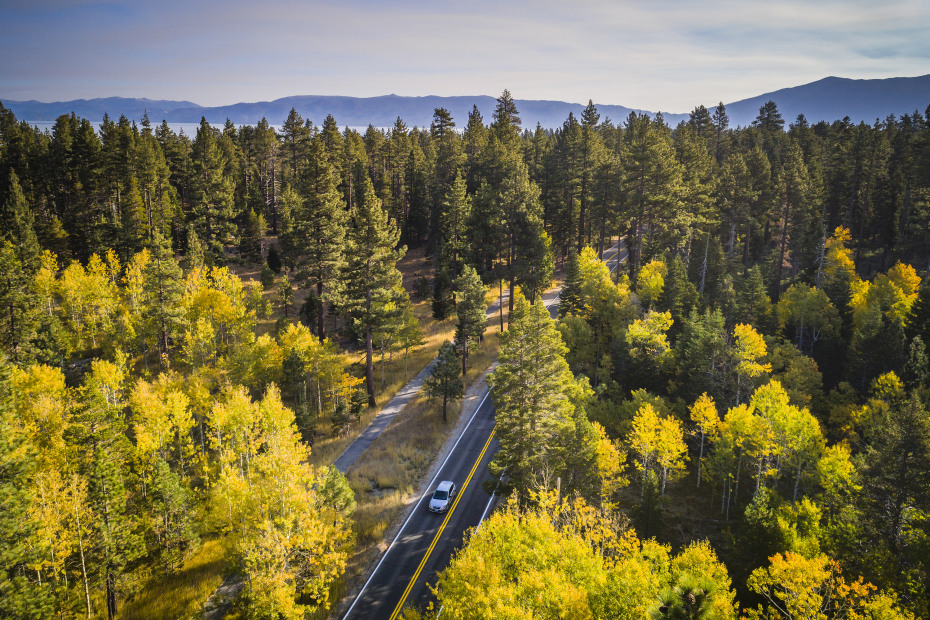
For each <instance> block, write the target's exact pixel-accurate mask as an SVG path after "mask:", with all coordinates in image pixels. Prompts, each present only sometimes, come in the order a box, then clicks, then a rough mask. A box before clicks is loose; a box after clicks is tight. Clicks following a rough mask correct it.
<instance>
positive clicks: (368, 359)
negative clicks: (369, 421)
mask: <svg viewBox="0 0 930 620" xmlns="http://www.w3.org/2000/svg"><path fill="white" fill-rule="evenodd" d="M374 355H375V351H374V342H373V340H372V335H371V328H370V327H366V328H365V388H366V389H367V390H368V406H369V407H374V406H375V366H374Z"/></svg>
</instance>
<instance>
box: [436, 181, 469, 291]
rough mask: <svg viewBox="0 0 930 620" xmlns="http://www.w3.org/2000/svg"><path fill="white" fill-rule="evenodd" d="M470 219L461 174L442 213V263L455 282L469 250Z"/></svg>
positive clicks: (453, 184)
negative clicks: (468, 229) (446, 266)
mask: <svg viewBox="0 0 930 620" xmlns="http://www.w3.org/2000/svg"><path fill="white" fill-rule="evenodd" d="M470 218H471V198H469V196H468V194H467V193H466V192H465V179H463V178H462V175H461V173H456V175H455V180H454V181H453V182H452V187H451V188H450V189H449V193H448V194H446V200H445V202H444V203H443V212H442V230H443V248H442V252H441V254H442V261H443V262H445V263H446V264H448V265H449V266H450V268H451V273H450V274H449V275H450V277H451V279H452V281H453V282H456V280H457V279H458V277H459V274H460V272H461V268H460V263H461V262H462V261H463V260H464V258H465V255H466V253H467V250H468V241H467V239H468V237H467V228H466V226H467V224H468V221H469V220H470ZM456 290H457V289H456Z"/></svg>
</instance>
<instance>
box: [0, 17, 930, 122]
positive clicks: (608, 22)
mask: <svg viewBox="0 0 930 620" xmlns="http://www.w3.org/2000/svg"><path fill="white" fill-rule="evenodd" d="M928 32H930V10H928V3H927V1H926V0H883V2H881V3H878V2H875V1H874V0H870V1H858V0H846V1H832V0H824V1H820V0H806V1H784V0H771V1H757V0H740V1H736V0H703V1H700V2H699V1H691V0H688V1H685V0H652V1H642V2H639V1H637V2H632V1H627V0H572V1H571V2H564V1H563V2H554V1H549V0H536V1H530V0H495V1H485V0H470V1H468V2H448V1H444V0H430V1H419V0H417V1H414V0H380V1H379V0H343V1H340V2H314V1H312V0H311V1H305V2H291V1H283V0H269V1H264V2H260V3H259V2H254V1H251V2H244V1H242V0H224V1H222V2H219V1H210V2H202V1H194V0H188V1H183V2H182V1H179V0H158V1H149V2H87V1H81V0H75V1H69V0H0V58H2V61H0V99H11V100H23V99H38V100H40V101H60V100H69V99H78V98H94V97H107V96H122V97H148V98H150V99H183V100H188V101H193V102H195V103H199V104H201V105H222V104H229V103H235V102H238V101H263V100H271V99H276V98H279V97H284V96H288V95H310V94H315V95H352V96H375V95H383V94H388V93H396V94H399V95H430V94H432V95H493V96H496V95H498V94H499V93H500V92H501V91H502V90H503V89H504V88H508V89H510V91H511V92H512V93H513V95H514V97H516V98H518V99H556V100H563V101H573V102H584V101H587V100H588V99H593V100H594V101H595V102H597V103H603V104H619V105H626V106H631V107H636V108H642V109H648V110H654V111H656V110H663V111H667V112H686V111H688V110H690V109H692V108H693V107H694V106H696V105H698V104H705V105H711V104H715V103H716V102H717V101H721V100H722V101H725V102H732V101H736V100H739V99H743V98H746V97H751V96H754V95H758V94H762V93H764V92H768V91H772V90H777V89H779V88H784V87H788V86H796V85H799V84H804V83H807V82H811V81H814V80H817V79H820V78H822V77H826V76H828V75H837V76H841V77H850V78H883V77H897V76H915V75H924V74H927V73H930V37H928V36H927V33H928Z"/></svg>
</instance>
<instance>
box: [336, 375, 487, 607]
mask: <svg viewBox="0 0 930 620" xmlns="http://www.w3.org/2000/svg"><path fill="white" fill-rule="evenodd" d="M490 394H491V391H490V390H488V393H487V394H485V395H484V398H482V399H481V402H480V403H478V406H477V407H475V412H474V413H473V414H472V415H471V418H470V419H469V420H468V424H466V425H465V428H463V429H462V432H461V433H460V434H459V438H458V439H456V440H455V443H454V444H452V448H451V449H450V450H449V454H447V455H446V458H445V460H444V461H443V462H442V465H440V466H439V468H438V469H437V470H436V475H434V476H433V479H432V480H430V483H429V485H427V487H426V492H425V493H423V495H421V496H420V499H419V501H417V503H416V505H415V506H414V507H413V510H411V511H410V514H409V515H408V516H407V520H406V521H404V524H403V525H401V526H400V529H399V530H398V531H397V535H396V536H395V537H394V540H392V541H391V544H390V545H389V546H388V548H387V551H385V552H384V554H383V555H382V556H381V559H380V560H379V561H378V565H377V566H375V570H373V571H371V575H369V577H368V580H367V581H365V585H363V586H362V589H361V590H359V591H358V594H357V595H356V596H355V600H354V601H352V605H351V606H350V607H349V609H348V611H346V613H345V615H344V616H343V619H345V618H348V617H349V614H351V613H352V610H353V609H355V604H356V603H358V600H359V599H360V598H362V594H364V593H365V589H366V588H367V587H368V584H369V583H371V580H372V579H374V576H375V574H376V573H377V572H378V569H379V568H381V564H383V563H384V560H385V558H387V556H388V554H389V553H390V552H391V549H392V548H393V547H394V544H395V543H396V542H397V540H398V539H399V538H400V536H401V534H403V533H404V528H406V527H407V524H408V523H410V519H412V518H413V515H414V514H416V511H417V508H419V507H420V504H422V503H423V500H424V499H425V498H426V496H427V495H429V492H430V489H432V488H433V485H434V484H435V483H436V479H437V478H439V474H440V473H442V469H443V467H445V466H446V463H448V462H449V459H450V458H452V455H453V454H455V449H456V448H457V447H458V445H459V442H460V441H462V437H464V436H465V432H466V431H467V430H468V428H469V427H470V426H471V423H472V422H474V421H475V417H477V415H478V412H479V411H481V406H482V405H483V404H484V401H486V400H487V399H488V396H490Z"/></svg>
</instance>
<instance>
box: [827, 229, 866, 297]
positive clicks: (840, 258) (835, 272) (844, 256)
mask: <svg viewBox="0 0 930 620" xmlns="http://www.w3.org/2000/svg"><path fill="white" fill-rule="evenodd" d="M851 240H852V234H851V233H850V232H849V229H848V228H846V227H845V226H838V227H837V228H836V230H834V231H833V236H832V237H830V238H829V239H827V253H826V256H825V258H824V265H823V274H824V278H825V280H826V282H827V283H830V282H848V283H849V284H850V285H851V284H852V283H853V282H855V281H857V280H858V276H857V275H856V265H855V263H854V262H853V259H852V250H850V249H849V248H847V247H846V244H847V243H849V242H850V241H851Z"/></svg>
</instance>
